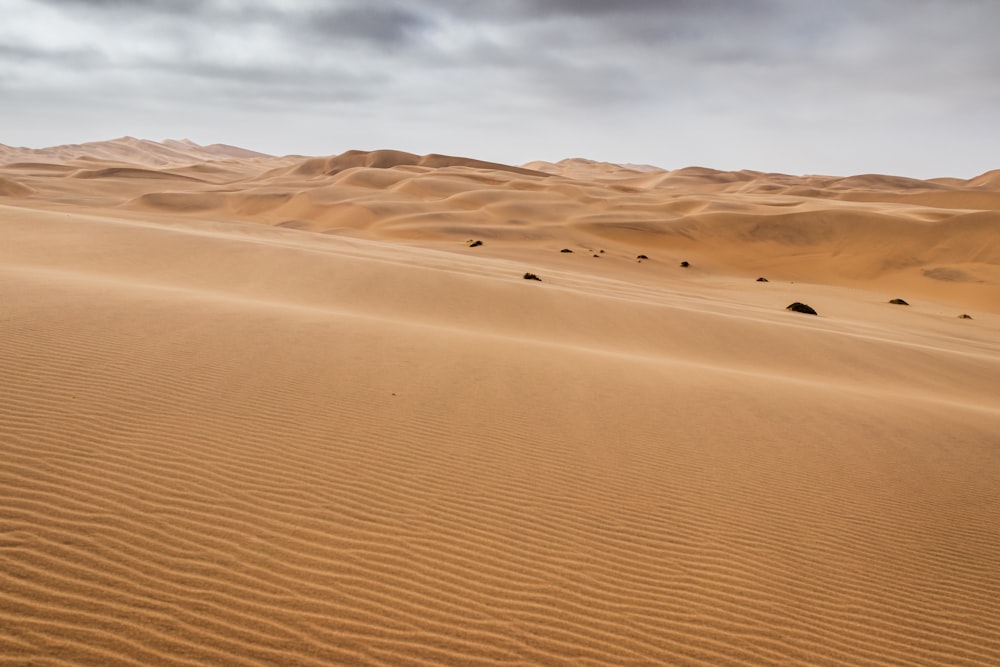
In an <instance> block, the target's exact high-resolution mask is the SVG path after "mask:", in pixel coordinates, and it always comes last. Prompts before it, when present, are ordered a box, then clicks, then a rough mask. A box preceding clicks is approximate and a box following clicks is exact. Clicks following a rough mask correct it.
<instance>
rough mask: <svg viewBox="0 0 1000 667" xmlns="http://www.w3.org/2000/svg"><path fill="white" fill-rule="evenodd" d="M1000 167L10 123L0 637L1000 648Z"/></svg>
mask: <svg viewBox="0 0 1000 667" xmlns="http://www.w3.org/2000/svg"><path fill="white" fill-rule="evenodd" d="M998 174H1000V171H992V172H987V173H986V174H983V175H981V176H978V177H976V178H973V179H968V180H963V179H954V178H939V179H933V180H931V181H919V180H914V179H907V178H900V177H895V176H890V175H857V176H847V177H842V176H823V175H811V176H792V175H787V174H775V173H764V172H758V171H750V170H744V171H739V172H727V171H719V170H714V169H710V168H707V167H685V168H678V169H661V168H658V167H652V166H650V165H616V164H611V163H602V162H595V161H591V160H585V159H582V158H574V159H567V160H563V161H561V162H532V163H528V164H526V165H522V166H509V165H501V164H494V163H489V162H482V161H479V160H474V159H469V158H462V157H454V156H444V155H425V156H418V155H413V154H410V153H405V152H401V151H390V150H379V151H371V152H366V151H348V152H346V153H343V154H341V155H336V156H327V157H302V156H285V157H270V156H264V155H262V154H259V153H254V152H252V151H244V150H243V149H239V148H236V147H229V146H220V145H212V146H198V145H196V144H193V143H192V142H188V141H166V142H163V143H157V142H151V141H145V140H140V139H132V138H123V139H118V140H114V141H110V142H97V143H93V144H81V145H79V146H63V147H57V148H52V149H40V150H28V149H12V148H7V147H0V306H2V308H0V335H2V340H3V345H2V346H0V370H2V376H3V382H0V460H2V461H3V464H2V465H0V489H2V491H0V493H2V494H3V501H2V505H0V507H2V511H0V621H2V622H0V662H2V663H4V664H8V663H9V664H12V665H13V664H48V663H52V664H67V665H69V664H73V665H84V664H86V665H103V664H118V665H151V664H164V665H173V664H176V665H196V664H220V665H221V664H233V665H237V664H238V665H275V664H296V665H329V664H352V665H353V664H359V665H445V664H451V665H470V664H498V665H499V664H510V665H548V664H551V665H617V664H628V665H646V664H662V665H705V666H708V665H754V666H756V665H778V664H784V665H942V664H947V665H982V666H992V665H997V664H1000V578H998V577H997V567H998V563H997V554H1000V531H997V530H996V529H995V527H996V526H997V525H1000V498H998V489H1000V402H998V400H997V396H1000V234H998V232H1000V177H998ZM531 275H534V276H535V277H537V278H539V280H537V281H536V280H526V279H525V278H526V277H530V276H531ZM892 300H896V303H890V301H892ZM899 301H904V302H905V304H906V305H903V304H900V303H899ZM794 303H799V304H806V305H808V306H809V307H810V308H811V309H813V310H815V312H816V313H817V315H815V316H813V315H807V314H803V313H801V312H792V311H789V310H786V307H787V306H789V305H790V304H794ZM963 315H965V316H967V317H960V316H963Z"/></svg>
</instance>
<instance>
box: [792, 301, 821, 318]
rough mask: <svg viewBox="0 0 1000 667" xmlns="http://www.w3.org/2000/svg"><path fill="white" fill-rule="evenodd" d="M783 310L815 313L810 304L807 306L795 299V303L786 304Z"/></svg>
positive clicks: (808, 313) (807, 313)
mask: <svg viewBox="0 0 1000 667" xmlns="http://www.w3.org/2000/svg"><path fill="white" fill-rule="evenodd" d="M785 310H793V311H795V312H796V313H805V314H806V315H815V314H816V311H815V310H813V309H812V306H807V305H806V304H804V303H799V302H798V301H796V302H795V303H792V304H789V305H788V306H786V307H785Z"/></svg>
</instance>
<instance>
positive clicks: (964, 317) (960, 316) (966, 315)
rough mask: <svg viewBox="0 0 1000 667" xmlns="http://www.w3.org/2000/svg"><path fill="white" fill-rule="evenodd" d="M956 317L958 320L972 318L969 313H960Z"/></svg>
mask: <svg viewBox="0 0 1000 667" xmlns="http://www.w3.org/2000/svg"><path fill="white" fill-rule="evenodd" d="M958 319H960V320H971V319H972V315H969V314H968V313H962V314H961V315H959V316H958Z"/></svg>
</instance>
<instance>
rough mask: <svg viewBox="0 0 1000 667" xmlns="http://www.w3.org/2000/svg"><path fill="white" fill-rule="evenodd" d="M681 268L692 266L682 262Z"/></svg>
mask: <svg viewBox="0 0 1000 667" xmlns="http://www.w3.org/2000/svg"><path fill="white" fill-rule="evenodd" d="M681 266H683V267H684V268H685V269H686V268H687V267H689V266H691V265H690V264H689V263H687V262H681Z"/></svg>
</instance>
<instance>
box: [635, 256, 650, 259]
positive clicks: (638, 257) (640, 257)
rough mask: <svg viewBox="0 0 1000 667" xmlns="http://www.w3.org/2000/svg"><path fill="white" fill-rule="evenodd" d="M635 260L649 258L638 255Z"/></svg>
mask: <svg viewBox="0 0 1000 667" xmlns="http://www.w3.org/2000/svg"><path fill="white" fill-rule="evenodd" d="M636 259H649V257H646V256H645V255H639V256H637V257H636Z"/></svg>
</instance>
